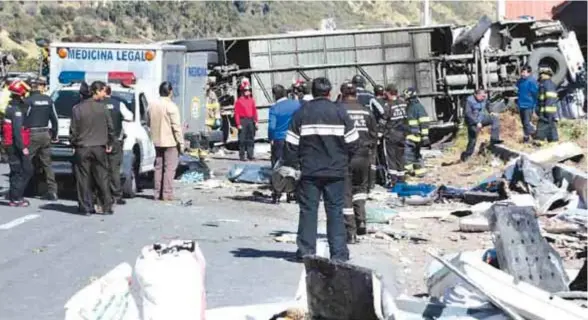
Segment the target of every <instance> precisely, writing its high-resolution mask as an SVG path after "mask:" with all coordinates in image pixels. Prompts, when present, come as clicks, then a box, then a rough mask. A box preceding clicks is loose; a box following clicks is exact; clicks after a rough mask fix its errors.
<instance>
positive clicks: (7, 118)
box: [2, 80, 33, 207]
mask: <svg viewBox="0 0 588 320" xmlns="http://www.w3.org/2000/svg"><path fill="white" fill-rule="evenodd" d="M8 90H9V91H10V93H11V100H10V102H9V103H8V106H7V107H6V110H5V113H4V120H3V121H2V135H3V139H2V140H3V146H4V147H5V148H6V152H7V154H8V164H9V166H10V178H9V179H10V189H9V190H8V200H9V205H10V206H11V207H28V206H29V205H30V203H29V202H28V201H27V200H25V199H24V192H25V189H26V186H27V184H28V183H29V180H30V179H31V177H32V175H33V165H32V163H31V158H30V153H29V149H28V147H29V143H30V130H29V129H28V128H26V127H24V116H25V113H26V111H27V105H26V104H25V102H24V97H25V96H26V95H27V93H28V92H29V91H30V87H29V85H27V84H26V83H25V82H24V81H21V80H15V81H13V82H12V84H11V85H10V86H9V87H8Z"/></svg>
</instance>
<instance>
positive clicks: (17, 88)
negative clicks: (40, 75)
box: [8, 80, 31, 97]
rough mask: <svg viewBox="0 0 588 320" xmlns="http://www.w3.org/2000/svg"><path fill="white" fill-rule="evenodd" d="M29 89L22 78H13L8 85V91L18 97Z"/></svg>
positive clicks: (22, 95)
mask: <svg viewBox="0 0 588 320" xmlns="http://www.w3.org/2000/svg"><path fill="white" fill-rule="evenodd" d="M30 90H31V87H30V86H29V85H28V84H27V83H26V82H24V81H22V80H15V81H13V82H12V83H11V84H10V85H9V86H8V91H10V92H11V93H12V94H15V95H17V96H20V97H24V96H26V95H27V93H28V92H29V91H30Z"/></svg>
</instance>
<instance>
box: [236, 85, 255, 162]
mask: <svg viewBox="0 0 588 320" xmlns="http://www.w3.org/2000/svg"><path fill="white" fill-rule="evenodd" d="M240 91H241V92H242V96H240V97H239V99H237V102H235V124H236V125H237V129H239V159H241V161H245V153H247V159H248V160H253V150H254V148H255V131H256V130H257V107H256V106H255V99H253V97H252V96H251V85H249V82H244V83H242V84H241V87H240Z"/></svg>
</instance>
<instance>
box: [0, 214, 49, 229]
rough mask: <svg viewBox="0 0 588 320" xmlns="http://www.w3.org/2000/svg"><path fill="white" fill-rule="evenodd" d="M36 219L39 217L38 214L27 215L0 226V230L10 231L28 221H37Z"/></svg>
mask: <svg viewBox="0 0 588 320" xmlns="http://www.w3.org/2000/svg"><path fill="white" fill-rule="evenodd" d="M38 217H40V215H38V214H29V215H26V216H24V217H20V218H18V219H14V220H12V221H10V222H8V223H5V224H0V230H8V229H12V228H14V227H16V226H18V225H21V224H23V223H25V222H27V221H29V220H33V219H37V218H38Z"/></svg>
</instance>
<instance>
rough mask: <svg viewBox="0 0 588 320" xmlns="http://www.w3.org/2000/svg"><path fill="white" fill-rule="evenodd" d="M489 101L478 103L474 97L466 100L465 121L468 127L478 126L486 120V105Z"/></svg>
mask: <svg viewBox="0 0 588 320" xmlns="http://www.w3.org/2000/svg"><path fill="white" fill-rule="evenodd" d="M487 104H488V100H487V99H486V100H483V101H478V100H476V97H474V96H473V95H471V96H469V97H468V99H467V100H466V107H465V120H466V123H467V125H470V126H473V125H476V124H478V123H480V122H482V120H483V119H484V115H485V114H487V110H486V105H487Z"/></svg>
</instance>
